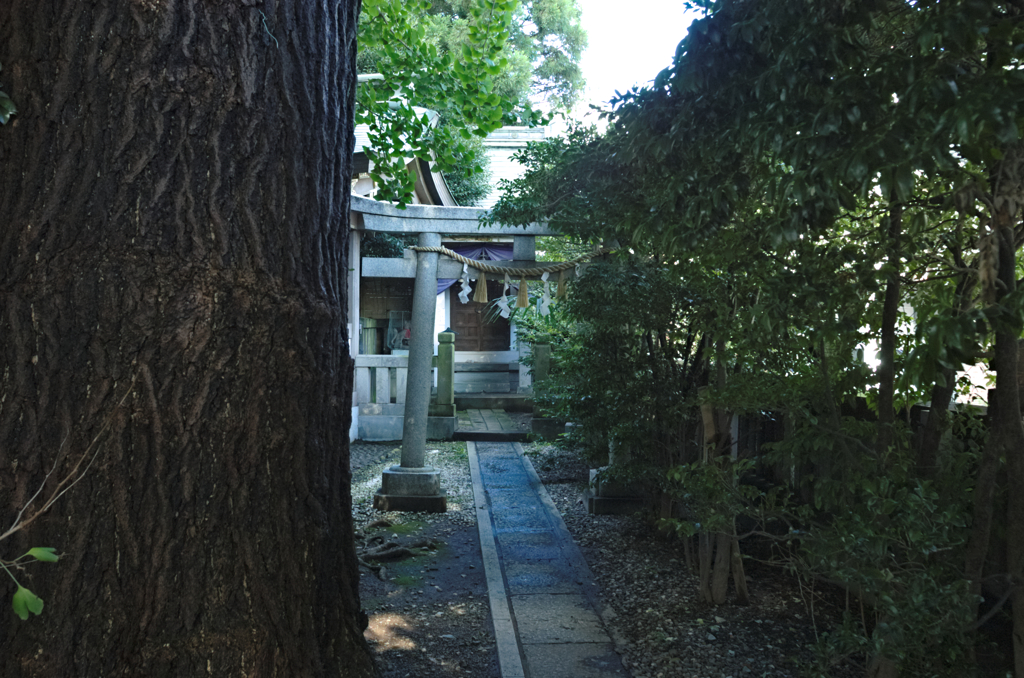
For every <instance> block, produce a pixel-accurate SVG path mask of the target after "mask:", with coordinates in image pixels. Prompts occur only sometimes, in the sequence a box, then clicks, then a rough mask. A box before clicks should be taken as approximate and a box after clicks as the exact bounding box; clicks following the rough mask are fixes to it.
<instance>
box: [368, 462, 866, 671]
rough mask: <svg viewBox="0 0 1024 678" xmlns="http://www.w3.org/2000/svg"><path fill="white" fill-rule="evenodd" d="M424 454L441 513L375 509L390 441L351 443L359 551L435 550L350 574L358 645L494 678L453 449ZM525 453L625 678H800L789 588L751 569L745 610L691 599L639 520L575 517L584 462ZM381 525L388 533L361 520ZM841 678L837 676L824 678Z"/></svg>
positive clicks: (472, 530) (820, 616)
mask: <svg viewBox="0 0 1024 678" xmlns="http://www.w3.org/2000/svg"><path fill="white" fill-rule="evenodd" d="M435 446H436V445H434V444H431V445H430V446H429V447H435ZM436 447H439V449H440V451H439V452H438V453H437V454H433V455H430V458H429V460H428V463H430V464H431V465H433V466H436V467H438V468H440V470H441V474H442V485H443V486H444V487H445V488H446V489H447V491H448V494H449V504H448V506H449V510H448V512H447V513H446V514H442V515H432V516H427V515H424V514H399V513H380V512H377V511H374V510H373V509H372V503H371V502H372V495H373V492H375V491H376V489H377V487H378V486H379V484H380V472H381V471H382V470H383V468H384V467H385V466H387V465H390V464H394V463H398V459H399V452H398V447H397V445H396V444H387V445H366V444H362V443H360V444H356V445H353V448H352V467H353V484H352V490H353V506H354V511H353V515H354V520H355V523H356V526H357V529H358V530H359V535H358V538H359V539H361V542H360V543H361V544H362V545H363V546H364V547H365V546H371V545H373V544H374V543H379V542H380V541H381V540H390V541H393V542H395V543H398V544H411V543H416V542H418V541H419V542H422V541H423V540H425V539H426V540H430V541H432V542H433V544H434V548H424V549H419V550H418V553H420V552H421V553H422V555H417V556H416V557H415V558H411V559H408V560H405V561H401V562H397V563H386V564H385V565H384V570H383V572H382V573H381V576H379V577H378V576H376V575H375V574H374V573H373V572H371V571H370V570H368V569H362V577H361V584H360V590H361V595H362V600H363V605H364V608H365V609H366V611H367V613H368V614H369V616H370V628H369V629H368V630H367V633H366V637H367V639H368V642H369V643H370V645H371V647H372V648H373V649H374V652H375V653H376V656H377V658H378V664H379V666H380V667H381V671H382V675H383V676H384V678H403V677H410V678H441V677H448V676H469V677H471V678H498V675H499V674H498V668H497V656H496V651H495V649H494V638H493V631H492V628H491V622H490V612H489V610H488V608H487V598H486V583H485V581H484V579H483V566H482V562H481V561H480V549H479V542H478V536H477V531H476V523H475V514H474V510H473V502H472V499H473V497H472V483H471V480H470V474H469V467H468V461H467V458H466V454H465V447H464V444H463V443H444V444H441V445H437V446H436ZM526 449H527V452H528V454H529V455H530V458H531V461H532V462H533V464H534V466H535V467H536V469H537V472H538V474H539V475H540V477H541V480H543V481H544V482H545V485H546V487H547V490H548V492H549V494H550V495H551V497H552V500H553V501H554V503H555V505H556V506H557V507H558V509H559V510H560V511H561V513H562V516H563V518H564V519H565V522H566V525H567V527H568V528H569V531H570V533H572V535H573V538H574V539H575V540H576V543H577V544H578V545H579V546H580V548H581V549H582V551H583V554H584V556H585V557H586V559H587V562H588V563H589V565H590V568H591V570H592V571H593V573H594V576H595V578H596V580H597V583H598V586H599V587H600V589H601V596H602V602H603V605H604V610H605V621H606V623H607V624H608V626H609V631H610V633H611V634H612V636H613V638H614V639H615V641H616V645H617V648H618V650H619V652H620V654H622V656H623V662H624V664H625V665H626V667H627V668H628V669H629V670H630V671H631V673H632V676H633V678H745V677H747V676H756V677H771V678H795V677H796V676H798V675H799V668H798V664H799V663H800V662H803V661H808V660H809V659H810V654H809V652H808V650H807V646H808V645H809V644H811V643H813V641H814V638H815V624H814V623H812V620H811V618H810V615H809V613H808V609H807V607H806V604H805V602H804V600H803V598H802V597H801V596H800V591H799V589H798V587H797V585H796V583H795V582H793V581H792V580H791V579H789V578H788V577H786V576H784V575H783V574H782V573H780V572H779V571H777V570H775V569H771V568H767V567H763V566H762V567H760V568H758V567H756V566H755V565H753V564H752V565H751V566H750V567H749V568H748V571H747V574H748V580H749V588H750V593H751V598H752V601H751V604H750V605H747V606H737V605H730V604H725V605H721V606H717V607H716V606H711V605H708V604H706V603H703V602H702V601H700V599H699V597H698V595H697V584H696V578H695V576H694V575H692V574H691V573H690V572H689V571H688V570H687V568H686V566H685V560H684V556H683V554H682V549H681V547H680V546H679V545H678V544H671V543H665V542H661V541H658V540H657V539H655V535H654V534H653V532H652V531H651V530H650V529H649V528H648V527H647V525H646V524H645V523H644V522H643V521H641V520H640V519H638V518H633V517H626V516H591V515H589V514H587V512H586V507H585V506H584V503H583V500H582V492H583V490H584V489H585V488H586V479H587V476H588V465H587V464H586V463H584V462H583V461H582V460H581V459H580V458H579V457H578V456H576V455H574V454H572V453H569V452H565V451H563V450H560V449H558V448H556V447H554V446H552V445H545V444H533V445H529V446H527V448H526ZM380 519H384V520H387V521H388V526H386V527H372V526H371V525H372V523H373V522H374V521H377V520H380ZM374 540H377V541H376V542H374ZM833 602H834V601H830V600H820V599H819V600H816V615H815V621H816V623H817V628H818V631H819V632H820V631H821V629H822V627H823V626H825V625H827V623H828V621H829V620H830V619H834V618H835V615H836V613H837V609H836V608H835V607H834V605H833V604H832V603H833ZM854 675H858V674H857V673H856V672H854V671H852V670H850V669H843V668H840V669H837V671H836V672H835V673H834V674H833V677H834V678H848V677H851V676H854ZM533 678H545V677H544V676H534V677H533Z"/></svg>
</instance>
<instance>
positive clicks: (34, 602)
mask: <svg viewBox="0 0 1024 678" xmlns="http://www.w3.org/2000/svg"><path fill="white" fill-rule="evenodd" d="M135 378H136V377H133V378H132V381H131V383H130V384H129V385H128V389H127V390H126V391H125V394H124V395H123V396H122V397H121V400H119V401H118V403H117V405H116V406H115V407H114V410H113V412H111V413H110V414H109V415H108V416H107V418H106V420H105V421H104V422H103V425H102V426H101V427H100V430H99V432H97V433H96V435H95V436H94V437H93V439H92V441H90V443H89V445H88V446H87V447H86V448H85V450H84V451H83V452H82V453H81V454H80V455H78V458H77V459H75V460H74V464H73V465H72V466H71V468H70V470H68V472H67V473H65V474H64V477H63V478H62V479H61V480H60V482H58V483H57V485H56V486H55V487H53V489H52V490H50V492H49V494H48V495H47V497H46V501H44V502H43V503H42V505H41V506H38V507H37V508H33V505H34V504H35V502H36V499H38V498H39V496H40V495H41V494H42V493H43V490H44V489H45V488H46V485H47V483H48V482H49V480H50V477H51V476H52V475H53V473H54V471H56V470H57V468H58V467H59V466H60V465H61V461H62V459H63V456H64V450H65V449H66V448H65V445H64V444H61V446H60V450H59V451H58V452H57V458H56V459H54V461H53V466H52V467H51V468H50V470H49V471H48V472H47V474H46V476H45V477H44V478H43V481H42V482H41V483H39V487H38V488H36V491H35V492H33V493H32V496H31V497H29V499H28V501H27V502H25V505H24V506H22V507H21V510H20V511H18V515H16V516H15V517H14V522H13V523H12V524H11V526H10V527H9V528H7V530H6V531H5V532H3V533H2V534H0V542H2V541H3V540H5V539H8V538H9V537H11V536H13V535H14V534H16V533H18V532H20V531H22V530H24V529H25V528H27V527H28V526H29V525H31V524H32V523H34V522H35V521H36V519H38V518H39V517H40V516H42V515H43V514H45V513H46V512H47V511H49V510H50V508H51V507H52V506H53V505H54V504H55V503H56V502H57V500H58V499H60V498H61V497H63V496H64V495H65V494H66V493H67V492H69V491H70V490H71V488H72V487H74V486H75V485H77V484H78V482H79V481H80V480H82V478H84V477H85V476H86V474H88V473H89V470H90V469H91V468H92V465H93V464H94V463H95V462H96V458H97V457H98V456H99V453H100V449H101V448H100V445H99V442H100V439H101V438H102V437H103V436H104V434H105V433H106V432H107V430H108V429H109V428H110V425H111V423H112V422H113V420H114V415H115V414H116V413H117V411H118V410H119V409H120V408H121V405H122V404H124V401H125V400H127V398H128V396H129V395H130V394H131V393H132V391H133V390H134V387H135ZM65 442H66V440H65ZM58 559H59V556H58V555H57V549H55V548H53V547H51V546H36V547H34V548H31V549H29V550H28V551H27V552H26V553H24V554H23V555H21V556H19V557H18V558H15V559H14V560H4V559H3V558H0V569H2V570H3V571H4V572H6V573H7V575H8V576H9V577H10V578H11V579H12V580H13V581H14V584H15V585H16V586H17V587H18V588H17V590H16V591H15V592H14V597H13V599H12V600H11V605H12V607H13V608H14V613H15V614H16V615H18V616H19V617H21V619H22V620H27V619H28V617H29V613H30V612H31V613H32V614H37V615H38V614H41V613H42V611H43V600H42V598H40V597H39V596H37V595H36V594H34V593H33V592H32V591H30V590H29V589H27V588H25V587H24V586H22V584H21V582H19V581H18V578H17V577H15V576H14V570H23V569H24V568H25V566H26V565H27V564H29V563H31V562H33V561H35V562H43V563H55V562H57V561H58Z"/></svg>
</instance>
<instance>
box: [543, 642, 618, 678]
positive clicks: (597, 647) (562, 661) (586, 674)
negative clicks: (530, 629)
mask: <svg viewBox="0 0 1024 678" xmlns="http://www.w3.org/2000/svg"><path fill="white" fill-rule="evenodd" d="M523 653H524V654H525V655H526V664H527V665H528V666H534V667H543V669H542V671H541V672H540V673H533V674H531V676H532V678H612V677H613V676H614V677H616V678H628V676H629V673H627V672H626V669H624V668H622V660H621V659H620V658H619V655H618V654H616V652H615V648H614V647H613V646H612V644H611V643H577V644H573V645H550V644H543V645H524V646H523Z"/></svg>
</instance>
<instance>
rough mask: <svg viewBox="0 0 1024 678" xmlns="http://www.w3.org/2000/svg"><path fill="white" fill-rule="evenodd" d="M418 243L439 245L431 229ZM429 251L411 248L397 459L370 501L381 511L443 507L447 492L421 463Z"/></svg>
mask: <svg viewBox="0 0 1024 678" xmlns="http://www.w3.org/2000/svg"><path fill="white" fill-rule="evenodd" d="M418 244H419V246H420V247H439V246H440V245H441V236H440V235H439V234H437V233H420V235H419V242H418ZM437 260H438V255H437V253H435V252H417V256H416V282H415V286H414V288H413V293H412V327H411V328H410V329H411V335H410V338H409V375H408V381H407V382H406V391H405V420H404V424H403V429H402V463H401V465H400V466H392V467H391V468H389V469H387V470H386V471H384V477H383V481H382V484H381V489H380V490H378V491H377V494H376V495H375V496H374V498H373V506H374V508H376V509H379V510H381V511H429V512H433V513H443V512H444V511H445V510H446V509H447V497H446V495H445V492H444V491H443V490H442V489H441V474H440V473H439V472H438V471H437V469H434V468H431V467H429V466H425V465H424V463H423V460H424V457H425V455H426V446H427V417H428V415H429V410H430V387H431V386H432V384H433V366H432V364H431V363H432V362H433V357H434V309H435V308H436V303H437V299H436V297H437Z"/></svg>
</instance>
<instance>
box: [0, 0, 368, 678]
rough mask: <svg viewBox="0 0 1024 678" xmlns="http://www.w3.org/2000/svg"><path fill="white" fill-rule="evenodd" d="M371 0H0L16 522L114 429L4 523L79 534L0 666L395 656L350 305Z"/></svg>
mask: <svg viewBox="0 0 1024 678" xmlns="http://www.w3.org/2000/svg"><path fill="white" fill-rule="evenodd" d="M358 5H359V3H358V0H341V1H339V0H301V1H300V0H264V1H260V2H257V1H256V0H242V1H240V2H219V3H211V2H199V1H198V0H92V1H90V2H82V1H81V0H45V1H41V0H5V1H4V2H3V3H0V61H2V63H3V69H4V70H3V72H2V73H0V78H2V80H3V89H4V90H5V91H6V92H8V93H9V94H10V95H11V97H12V98H13V99H14V101H15V102H16V104H17V105H18V108H19V113H18V114H17V116H15V118H14V119H13V121H12V123H11V124H9V125H7V126H5V127H0V215H2V220H3V221H2V224H3V225H2V227H0V337H2V340H0V519H3V520H4V523H3V527H4V528H6V527H7V525H8V524H9V523H10V521H11V520H12V519H13V517H14V515H15V512H16V511H17V509H18V508H19V507H21V506H23V505H24V504H25V502H26V501H27V500H28V498H29V496H30V493H31V492H32V491H33V490H34V489H35V488H36V487H37V486H38V485H39V484H40V483H42V482H43V480H44V476H45V474H46V472H47V471H48V470H49V469H50V468H51V467H52V466H53V465H54V463H55V459H57V455H58V451H63V457H62V458H61V461H60V462H59V463H58V464H57V469H56V471H55V472H54V475H53V476H51V478H50V481H49V483H48V487H52V485H53V483H54V481H55V479H57V478H59V477H60V476H61V475H62V474H63V473H64V472H65V471H66V469H67V468H68V466H69V464H70V463H71V461H72V460H74V458H75V456H76V455H78V454H80V453H81V452H82V451H83V450H85V449H86V447H87V445H88V444H89V442H90V441H92V440H93V439H94V438H97V436H99V438H98V441H97V442H98V446H97V447H96V449H97V451H98V454H97V456H96V459H95V463H94V464H93V465H92V466H91V468H90V469H89V471H88V473H87V474H86V475H85V477H84V479H82V480H81V482H80V483H79V484H78V485H76V486H75V487H74V488H73V489H72V490H71V491H70V492H69V493H68V494H66V495H65V496H64V497H63V498H62V499H61V500H60V501H59V502H58V503H57V504H56V506H55V507H54V509H53V510H51V512H50V513H49V514H48V515H46V516H45V517H43V518H41V519H40V520H39V521H37V522H36V523H34V524H33V525H32V526H31V528H30V529H27V530H25V531H24V532H23V533H20V534H19V535H17V537H16V538H14V539H11V540H7V541H5V542H2V543H0V549H2V550H3V551H2V552H3V553H4V554H5V555H6V556H8V557H9V556H11V555H12V554H15V555H16V554H18V553H21V552H23V551H24V549H25V548H27V547H28V546H29V545H33V546H38V545H42V546H54V547H56V548H57V549H58V551H60V552H62V553H63V554H64V556H63V558H62V559H61V561H60V562H59V563H57V564H53V565H46V566H44V567H35V568H33V569H32V570H31V571H29V572H26V573H24V574H23V575H22V576H23V577H24V579H25V580H26V583H27V584H28V585H29V587H30V588H32V589H33V590H34V591H35V592H36V593H37V594H39V595H40V596H41V597H43V598H44V599H45V601H46V608H45V610H44V612H43V614H42V615H41V616H40V617H34V618H32V619H30V620H29V621H27V622H21V621H19V620H17V619H14V618H13V615H11V612H10V609H9V607H8V603H7V602H4V607H5V609H6V610H7V611H6V612H5V613H4V615H5V617H6V619H4V620H2V621H0V647H3V655H4V656H3V661H2V662H0V676H4V677H8V676H99V675H104V676H150V677H160V676H195V675H199V674H201V673H202V674H204V675H205V674H210V675H218V676H242V675H245V676H289V677H291V676H327V675H330V676H338V675H343V676H372V675H374V668H373V665H372V661H371V659H370V655H369V653H368V651H367V648H366V646H365V644H364V642H363V639H362V628H363V625H364V622H363V620H364V619H365V617H363V616H362V615H361V613H360V605H359V598H358V586H357V584H358V573H357V567H358V566H357V561H356V555H355V549H354V545H353V541H352V526H351V519H350V497H349V491H348V486H349V475H348V437H347V434H348V426H349V415H348V413H349V405H350V403H349V401H350V395H349V394H350V371H351V367H350V364H349V359H348V357H347V356H348V351H347V340H346V323H347V318H346V317H345V312H344V306H343V300H344V299H345V293H346V277H345V276H346V265H345V262H346V251H345V249H346V243H347V240H346V232H347V220H348V193H349V188H348V186H349V179H350V170H349V159H350V155H351V151H352V143H353V142H352V117H353V116H352V105H353V95H354V87H355V82H354V59H355V31H356V25H355V24H356V17H357V14H358ZM126 392H129V395H128V397H127V398H126V399H124V401H123V404H121V405H120V406H118V403H119V402H121V399H122V397H123V396H124V395H125V393H126ZM105 421H109V424H110V425H109V427H108V428H107V429H106V430H105V432H104V431H102V425H103V423H104V422H105ZM0 592H2V593H3V596H4V600H5V601H7V600H9V594H10V591H9V590H8V589H7V588H4V589H2V590H0Z"/></svg>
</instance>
